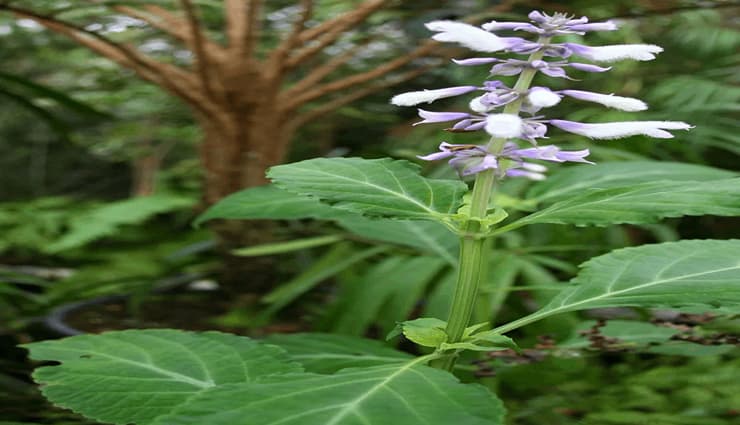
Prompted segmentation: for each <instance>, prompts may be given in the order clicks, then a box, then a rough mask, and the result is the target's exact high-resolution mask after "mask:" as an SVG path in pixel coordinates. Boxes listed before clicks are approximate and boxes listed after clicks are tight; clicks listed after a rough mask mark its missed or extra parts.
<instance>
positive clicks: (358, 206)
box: [267, 158, 468, 220]
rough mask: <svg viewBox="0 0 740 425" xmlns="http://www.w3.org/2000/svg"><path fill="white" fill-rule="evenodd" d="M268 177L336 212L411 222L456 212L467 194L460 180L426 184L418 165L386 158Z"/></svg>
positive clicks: (310, 166) (311, 163)
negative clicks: (350, 212) (346, 211)
mask: <svg viewBox="0 0 740 425" xmlns="http://www.w3.org/2000/svg"><path fill="white" fill-rule="evenodd" d="M267 176H268V177H269V178H270V179H272V181H273V182H275V184H277V185H278V186H280V187H282V188H284V189H286V190H288V191H290V192H295V193H297V194H300V195H307V196H312V197H316V198H319V199H321V200H323V201H326V202H329V203H332V204H334V206H335V207H338V208H342V209H346V210H350V211H354V212H358V213H362V214H366V215H374V216H386V217H393V218H401V219H414V220H429V219H435V218H438V217H440V216H441V215H444V214H451V213H454V212H456V211H457V209H458V207H460V205H461V203H462V196H463V194H464V193H465V192H467V190H468V187H467V185H466V184H465V183H463V182H461V181H459V180H434V179H427V178H425V177H422V176H420V175H419V167H418V166H416V165H414V164H412V163H410V162H407V161H398V160H392V159H389V158H383V159H372V160H368V159H362V158H316V159H310V160H307V161H301V162H296V163H293V164H287V165H278V166H276V167H272V168H271V169H270V170H269V171H268V173H267Z"/></svg>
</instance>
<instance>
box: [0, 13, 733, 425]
mask: <svg viewBox="0 0 740 425" xmlns="http://www.w3.org/2000/svg"><path fill="white" fill-rule="evenodd" d="M247 3H251V4H255V5H256V4H258V3H259V4H260V5H261V7H260V8H252V9H249V8H242V7H240V6H239V5H240V4H242V5H243V4H247ZM309 4H310V5H311V14H307V13H304V11H305V10H306V6H307V5H309ZM533 9H536V10H542V11H545V12H550V13H552V12H565V13H569V14H573V15H576V16H581V15H586V16H589V17H590V19H591V21H600V20H606V19H614V20H616V21H618V22H619V24H620V30H619V31H614V32H608V33H593V34H590V35H589V36H588V37H587V39H586V43H587V44H590V45H600V44H623V43H649V44H657V45H660V46H662V47H663V48H664V49H665V52H664V53H662V54H660V55H659V57H658V59H657V60H655V61H651V62H621V63H617V64H615V66H614V68H613V69H612V71H610V72H609V73H604V74H590V75H578V76H577V78H579V79H580V78H583V81H566V80H556V79H547V81H546V80H545V79H542V80H537V81H540V82H541V83H545V84H548V85H549V86H550V87H554V88H558V89H560V88H566V87H568V88H581V89H583V90H591V91H597V92H603V93H615V94H619V95H623V96H630V97H637V98H641V99H644V100H645V101H646V102H648V104H649V105H650V109H649V110H648V111H646V112H644V113H639V118H636V117H635V116H634V114H629V113H624V112H615V111H610V110H606V109H604V108H600V107H592V106H588V105H584V104H582V103H575V102H563V104H561V105H559V106H558V107H557V108H555V109H553V110H552V111H548V113H551V114H553V116H557V117H562V118H564V119H570V120H575V121H588V122H604V121H620V120H631V119H642V120H677V121H686V122H689V123H690V124H692V125H694V126H696V128H694V129H693V130H692V131H690V132H680V133H677V134H676V138H675V139H671V140H658V139H648V138H642V137H633V138H630V139H625V140H621V141H601V142H596V143H589V142H587V141H586V140H585V139H584V138H577V137H573V136H568V135H564V134H563V133H559V132H555V131H553V132H552V134H551V135H550V137H551V140H550V142H552V143H555V144H558V145H562V146H564V147H567V148H572V149H583V148H589V149H590V150H591V152H592V156H591V157H590V158H591V159H592V160H593V161H595V162H597V163H608V162H612V161H635V160H660V161H673V162H683V163H690V164H698V165H706V166H712V167H717V168H723V169H728V170H733V171H737V170H738V155H739V154H740V131H739V130H740V128H738V111H739V110H740V102H739V101H740V85H739V83H740V81H739V79H738V75H740V73H739V72H738V71H739V69H738V64H739V63H740V62H739V61H738V58H739V57H740V55H739V54H738V51H739V50H738V46H740V29H739V28H738V21H739V20H740V14H739V13H738V12H740V3H738V2H737V1H729V0H728V1H688V0H687V1H681V0H609V1H606V0H603V1H602V0H588V1H586V0H583V1H578V0H575V1H533V0H529V1H517V0H508V1H507V0H501V1H491V0H487V1H484V0H457V1H445V0H416V1H398V0H395V1H393V0H391V1H382V0H376V1H371V0H369V1H361V0H356V1H352V0H316V1H300V0H265V1H262V2H258V1H253V2H240V1H229V0H226V1H216V0H192V1H179V0H149V1H143V0H142V1H116V2H108V1H94V0H69V1H59V0H23V1H9V0H0V47H1V48H0V99H2V100H1V101H0V424H6V425H7V424H10V423H38V424H83V423H86V422H85V421H84V420H83V419H80V418H78V417H77V416H75V415H74V414H72V413H69V412H66V411H62V410H58V409H55V408H53V407H51V406H50V405H48V404H46V403H45V402H44V401H43V400H42V398H41V397H40V395H39V394H38V390H37V389H36V388H35V387H34V385H33V384H32V382H31V380H30V377H29V374H30V371H31V369H32V366H33V365H32V364H30V362H28V361H27V360H26V359H25V352H24V350H22V349H20V348H17V344H21V343H24V342H31V341H36V340H41V339H48V338H57V337H61V336H66V335H73V334H77V333H82V332H102V331H106V330H114V329H126V328H143V327H148V328H152V327H174V328H181V329H195V330H204V329H219V330H224V331H229V332H235V333H239V334H243V335H249V336H254V337H261V336H265V335H269V334H274V333H284V332H301V331H320V332H335V333H343V334H351V335H357V336H368V337H373V338H380V339H383V338H384V337H385V334H386V333H387V332H388V331H389V330H390V329H391V328H392V327H393V326H394V324H395V322H396V321H398V320H404V319H406V318H413V317H418V316H421V315H425V316H436V317H443V316H444V315H445V312H446V309H447V307H448V300H449V297H450V295H451V291H452V286H451V285H452V281H453V279H454V275H455V270H454V262H455V244H456V241H455V240H454V237H451V235H445V234H435V233H430V234H426V235H424V236H425V237H423V238H422V237H420V236H419V234H418V232H416V233H415V232H414V231H413V230H414V229H408V228H402V227H398V228H394V227H392V226H390V227H389V226H386V227H385V228H383V229H378V228H376V227H374V226H373V224H372V223H367V224H366V225H354V226H345V225H343V224H342V223H327V222H316V221H310V220H302V221H292V222H279V221H274V222H266V221H261V222H245V221H232V220H216V221H211V222H207V223H204V224H203V225H202V226H198V227H196V226H193V221H194V219H195V217H197V216H198V215H199V214H201V213H202V212H203V211H205V210H206V209H207V208H208V207H209V206H211V205H213V204H215V203H216V202H217V201H218V200H220V199H223V197H225V196H227V195H229V194H231V193H234V192H237V191H239V190H240V189H243V188H247V187H253V186H259V185H262V184H265V183H266V180H265V179H264V172H265V170H266V169H267V168H269V167H270V166H272V165H276V164H280V163H285V162H292V161H297V160H302V159H307V158H312V157H317V156H362V157H366V158H377V157H384V156H391V157H394V158H401V159H408V160H411V161H417V162H420V161H418V160H417V159H416V155H419V154H425V153H429V152H432V151H435V150H436V147H437V145H438V144H439V143H440V142H441V141H448V142H451V143H481V140H479V138H480V135H477V134H451V133H450V134H445V133H442V132H441V131H440V130H442V126H434V125H432V126H421V127H412V126H411V124H412V123H413V122H415V121H417V118H416V111H415V108H398V107H395V106H392V105H390V104H389V102H388V100H389V99H390V97H392V96H393V95H394V94H397V93H400V92H404V91H412V90H422V89H433V88H441V87H448V86H456V85H478V84H480V83H481V82H482V81H484V80H485V78H486V77H487V68H486V67H480V68H478V67H476V68H473V67H465V68H462V67H456V66H454V65H453V64H451V62H450V59H451V58H461V57H468V56H469V55H470V52H467V51H465V50H460V49H456V48H454V47H453V46H448V45H445V46H443V45H439V44H436V43H431V42H429V38H428V37H429V33H428V31H427V30H426V29H425V28H424V26H423V24H424V23H425V22H428V21H431V20H437V19H454V20H465V21H467V22H472V23H483V22H486V21H489V20H492V19H495V20H500V21H506V20H515V21H526V20H527V18H526V16H527V14H528V13H529V12H530V11H531V10H533ZM243 22H251V23H252V24H253V25H251V26H249V28H244V26H243V25H241V24H240V23H243ZM575 39H578V37H575ZM507 78H508V77H507ZM537 78H543V77H541V76H538V77H537ZM509 82H510V81H509ZM434 107H435V109H434V110H445V109H447V108H449V110H455V109H456V108H457V109H458V110H459V109H460V108H465V107H466V104H465V100H464V99H460V100H447V101H444V102H438V104H435V106H434ZM555 114H556V115H555ZM421 165H423V167H424V172H425V173H426V174H427V175H430V176H434V177H440V178H455V176H454V175H453V174H452V173H451V171H450V170H448V169H447V167H446V166H444V164H442V166H440V165H439V164H429V163H425V164H421ZM564 167H567V165H566V166H564ZM556 168H557V167H556V166H553V170H551V172H554V171H556ZM641 171H645V172H647V171H649V170H647V169H645V170H640V169H637V170H636V172H638V173H639V172H641ZM529 185H530V183H529V182H527V181H517V180H512V181H509V182H507V183H506V186H505V188H504V189H503V194H504V196H505V198H502V199H505V200H507V201H508V203H509V206H510V208H511V210H512V211H517V210H526V209H527V205H526V201H525V200H524V198H525V194H526V193H527V190H528V189H529ZM417 230H418V229H417ZM738 230H740V223H738V221H737V220H736V219H731V218H719V217H685V218H680V219H668V220H665V221H663V222H662V223H660V224H655V225H642V226H631V225H620V226H612V227H607V228H582V229H577V230H576V231H574V230H573V229H572V228H564V227H559V226H554V225H552V226H551V225H537V226H533V227H531V228H527V229H525V230H522V231H517V232H515V233H511V234H507V235H506V236H505V238H502V239H501V240H499V241H498V242H497V245H496V247H495V252H494V254H495V255H492V258H493V259H492V267H491V269H492V270H495V274H492V276H491V279H490V280H491V285H490V287H491V288H492V287H494V286H496V287H505V288H508V290H507V291H506V292H504V293H501V292H492V291H490V292H486V288H484V289H483V301H482V304H481V307H480V308H479V311H477V312H476V317H477V318H478V319H480V320H477V321H478V322H480V321H484V320H488V319H490V318H491V317H494V316H496V317H498V319H497V320H498V321H505V320H508V319H512V318H516V317H518V316H521V315H522V314H525V313H526V312H528V311H531V310H533V309H534V308H536V306H537V305H539V304H540V303H541V302H542V301H543V300H546V299H547V297H548V296H550V295H552V290H553V288H555V289H557V285H558V283H559V282H565V281H567V280H568V279H570V277H572V276H573V275H574V273H575V272H576V270H577V265H578V264H579V263H581V262H583V261H584V260H586V259H588V258H590V257H592V256H594V255H598V254H601V253H604V252H607V251H609V250H612V249H615V248H619V247H624V246H630V245H639V244H643V243H652V242H661V241H671V240H677V239H681V238H683V239H705V238H714V239H727V238H733V237H735V238H736V237H738V235H739V233H738ZM289 241H290V242H294V243H293V244H289V245H287V246H286V245H285V244H283V242H289ZM697 313H698V312H697ZM594 320H602V321H599V322H595V321H594ZM603 320H606V321H605V322H604V321H603ZM637 320H642V323H638V324H636V321H637ZM649 321H652V322H653V323H659V324H661V326H655V325H654V324H650V323H649ZM642 325H644V326H647V327H644V326H642ZM739 330H740V322H739V321H738V320H736V319H735V320H733V319H732V318H721V319H715V318H714V317H712V316H707V315H701V314H686V313H681V314H679V313H675V312H665V311H664V312H653V311H637V310H617V311H600V312H595V313H593V314H590V315H589V314H586V315H583V314H575V313H571V314H567V315H562V316H558V317H555V318H553V319H549V320H547V321H545V322H543V323H540V324H536V325H533V326H530V327H527V328H526V329H523V330H521V331H519V333H518V334H517V337H518V341H519V340H520V341H522V343H523V344H520V345H523V346H527V347H531V348H532V350H533V351H532V352H531V353H530V355H529V356H523V357H522V356H514V357H512V358H483V359H470V361H469V362H468V366H469V367H468V371H469V377H468V379H470V380H476V379H477V380H481V381H482V382H485V383H486V385H489V386H491V387H496V388H498V389H499V394H500V395H501V397H502V398H503V399H504V400H505V402H506V403H507V405H508V406H509V408H510V411H511V412H514V413H513V414H511V415H510V416H509V418H508V421H509V423H510V424H517V425H530V424H532V425H534V424H543V423H546V424H549V425H559V424H563V425H566V424H586V425H618V424H625V425H626V424H651V425H662V424H666V425H683V424H686V425H714V424H717V425H730V424H737V423H740V380H738V378H739V377H740V356H738V352H737V349H736V343H737V338H736V337H735V339H734V340H733V339H732V338H729V337H726V336H727V335H737V333H738V331H739ZM610 332H611V334H610ZM604 335H606V340H605V339H604V338H601V337H603V336H604ZM635 335H638V336H642V337H643V342H647V343H645V344H642V345H640V344H638V345H632V346H629V347H627V348H625V346H623V345H620V344H619V338H623V339H625V340H630V337H634V336H635ZM718 335H724V336H725V337H722V338H720V337H718ZM609 338H612V339H611V340H610V339H609ZM555 341H557V342H565V344H564V345H565V346H570V347H572V348H573V349H572V350H559V351H557V352H555V351H552V350H548V347H549V346H551V345H552V343H553V342H555ZM656 341H658V342H660V343H658V342H656ZM732 341H734V344H735V345H733V342H732ZM401 348H402V349H408V350H413V347H411V346H405V345H402V346H401ZM4 421H5V422H4Z"/></svg>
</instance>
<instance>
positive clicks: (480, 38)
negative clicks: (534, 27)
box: [426, 21, 526, 52]
mask: <svg viewBox="0 0 740 425" xmlns="http://www.w3.org/2000/svg"><path fill="white" fill-rule="evenodd" d="M426 27H427V28H428V29H429V30H431V31H434V32H436V33H437V34H434V35H433V36H432V38H433V39H434V40H437V41H444V42H452V43H458V44H461V45H463V46H465V47H467V48H468V49H470V50H475V51H477V52H498V51H500V50H506V49H509V48H510V47H512V46H516V45H517V44H519V43H522V42H525V41H526V40H524V39H521V38H518V37H498V36H496V35H494V34H491V33H490V32H488V31H485V30H482V29H480V28H478V27H474V26H472V25H469V24H465V23H462V22H455V21H433V22H429V23H427V24H426Z"/></svg>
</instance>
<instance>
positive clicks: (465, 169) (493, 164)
mask: <svg viewBox="0 0 740 425" xmlns="http://www.w3.org/2000/svg"><path fill="white" fill-rule="evenodd" d="M453 161H454V160H453ZM453 161H450V165H452V166H453V167H455V168H458V172H459V173H460V175H462V176H470V175H473V174H477V173H480V172H481V171H484V170H495V169H497V168H498V161H497V160H496V157H495V156H493V155H491V154H488V155H485V156H482V157H476V158H472V160H469V161H467V162H463V161H460V162H457V161H455V162H453ZM458 164H459V165H463V166H462V167H458V166H457V165H458Z"/></svg>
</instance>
